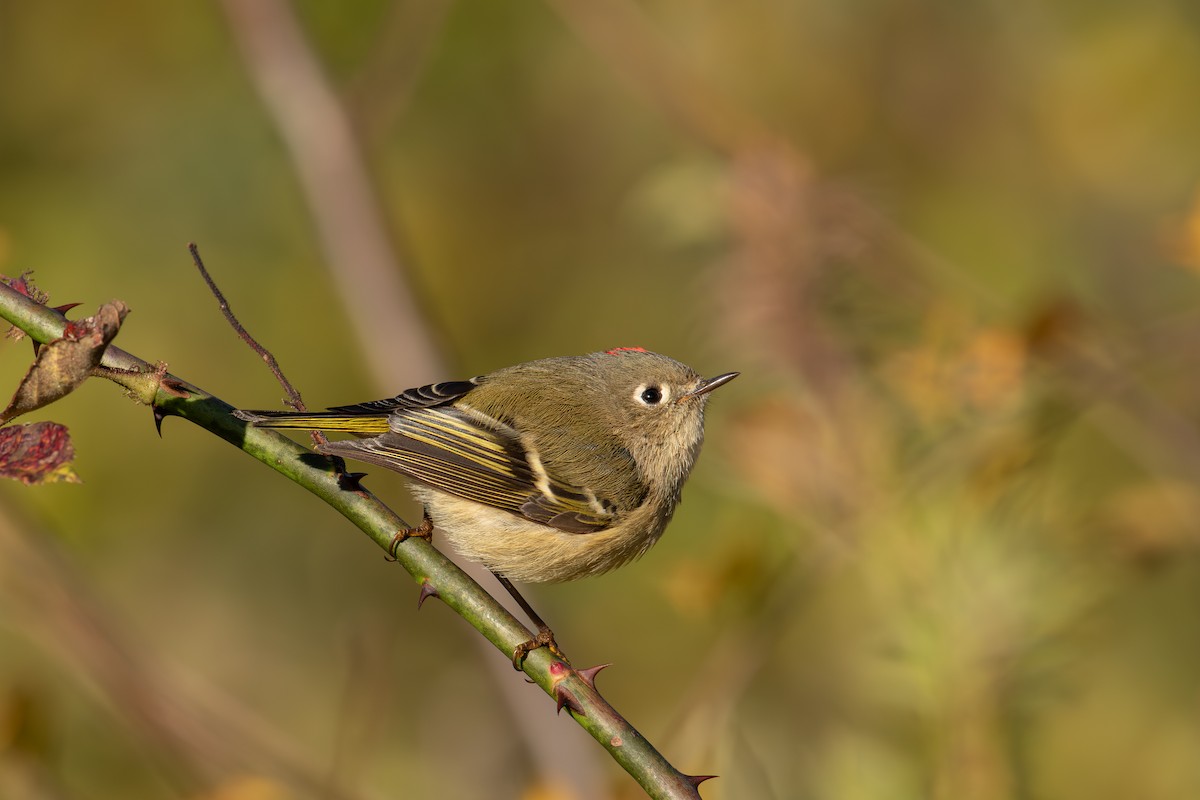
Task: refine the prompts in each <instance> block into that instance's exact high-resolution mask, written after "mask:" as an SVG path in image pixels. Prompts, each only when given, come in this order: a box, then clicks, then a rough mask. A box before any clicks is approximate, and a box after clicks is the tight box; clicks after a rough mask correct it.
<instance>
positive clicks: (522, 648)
mask: <svg viewBox="0 0 1200 800" xmlns="http://www.w3.org/2000/svg"><path fill="white" fill-rule="evenodd" d="M492 574H493V575H495V576H496V580H498V581H500V585H501V586H503V587H504V588H505V589H507V590H508V593H509V594H511V595H512V596H513V599H514V600H516V601H517V605H519V606H520V607H521V610H522V611H524V612H525V615H526V616H528V617H529V620H530V621H531V622H532V623H533V624H534V626H535V627H536V628H537V629H538V632H537V635H536V636H534V637H533V638H532V639H530V640H529V641H527V642H521V644H519V645H517V649H515V650H513V656H512V663H513V669H515V670H520V669H521V663H522V662H523V661H524V660H525V656H527V655H529V653H530V651H533V650H537V649H538V648H539V647H548V648H550V652H551V653H554V655H556V656H558V657H559V658H561V659H564V660H565V659H566V656H564V655H563V652H562V651H561V650H559V649H558V642H556V641H554V631H552V630H550V626H549V625H547V624H546V623H545V622H542V618H541V617H539V616H538V614H537V612H536V611H534V610H533V606H531V605H529V603H528V601H526V600H525V598H524V597H522V596H521V593H520V592H518V591H517V587H515V586H513V585H512V582H511V581H509V579H508V578H506V577H504V576H503V575H500V574H498V573H495V572H493V573H492Z"/></svg>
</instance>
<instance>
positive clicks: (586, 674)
mask: <svg viewBox="0 0 1200 800" xmlns="http://www.w3.org/2000/svg"><path fill="white" fill-rule="evenodd" d="M611 666H612V664H597V665H596V666H594V667H588V668H586V669H577V670H575V674H577V675H578V676H579V679H580V680H582V681H583V682H584V683H586V684H587V685H588V686H589V687H590V688H591V690H592V691H593V692H595V691H597V689H596V676H597V675H598V674H600V671H601V670H603V669H607V668H609V667H611Z"/></svg>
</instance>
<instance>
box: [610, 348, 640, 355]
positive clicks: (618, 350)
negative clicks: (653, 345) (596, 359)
mask: <svg viewBox="0 0 1200 800" xmlns="http://www.w3.org/2000/svg"><path fill="white" fill-rule="evenodd" d="M604 352H605V353H606V354H608V355H610V356H615V355H617V354H618V353H648V352H650V351H649V350H647V349H646V348H644V347H614V348H613V349H612V350H605V351H604Z"/></svg>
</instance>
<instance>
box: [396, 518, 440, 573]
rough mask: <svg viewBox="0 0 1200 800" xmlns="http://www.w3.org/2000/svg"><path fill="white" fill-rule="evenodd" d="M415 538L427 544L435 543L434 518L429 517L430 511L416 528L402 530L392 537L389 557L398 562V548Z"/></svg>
mask: <svg viewBox="0 0 1200 800" xmlns="http://www.w3.org/2000/svg"><path fill="white" fill-rule="evenodd" d="M414 536H415V537H417V538H418V539H424V540H425V541H427V542H432V541H433V518H432V517H430V516H429V511H428V509H427V510H426V511H425V513H424V515H423V516H422V517H421V524H420V525H418V526H417V527H415V528H402V529H401V530H398V531H396V533H395V535H394V536H392V543H391V544H390V545H388V555H389V556H391V558H392V560H393V561H395V560H396V548H397V547H399V546H400V545H401V544H403V543H404V542H405V541H407V540H408V539H411V538H413V537H414Z"/></svg>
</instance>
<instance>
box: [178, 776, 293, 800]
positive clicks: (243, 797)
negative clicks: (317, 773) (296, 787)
mask: <svg viewBox="0 0 1200 800" xmlns="http://www.w3.org/2000/svg"><path fill="white" fill-rule="evenodd" d="M291 797H293V795H292V794H291V793H290V792H289V791H288V790H287V789H286V788H285V787H284V786H282V785H280V784H278V783H276V782H274V781H272V780H270V779H269V778H264V777H262V776H261V775H239V776H238V777H236V778H232V779H230V780H229V781H226V782H225V783H224V784H222V785H221V786H218V787H217V788H216V789H215V790H214V791H212V792H209V793H207V794H203V795H198V796H197V797H196V798H194V800H289V799H290V798H291Z"/></svg>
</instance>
